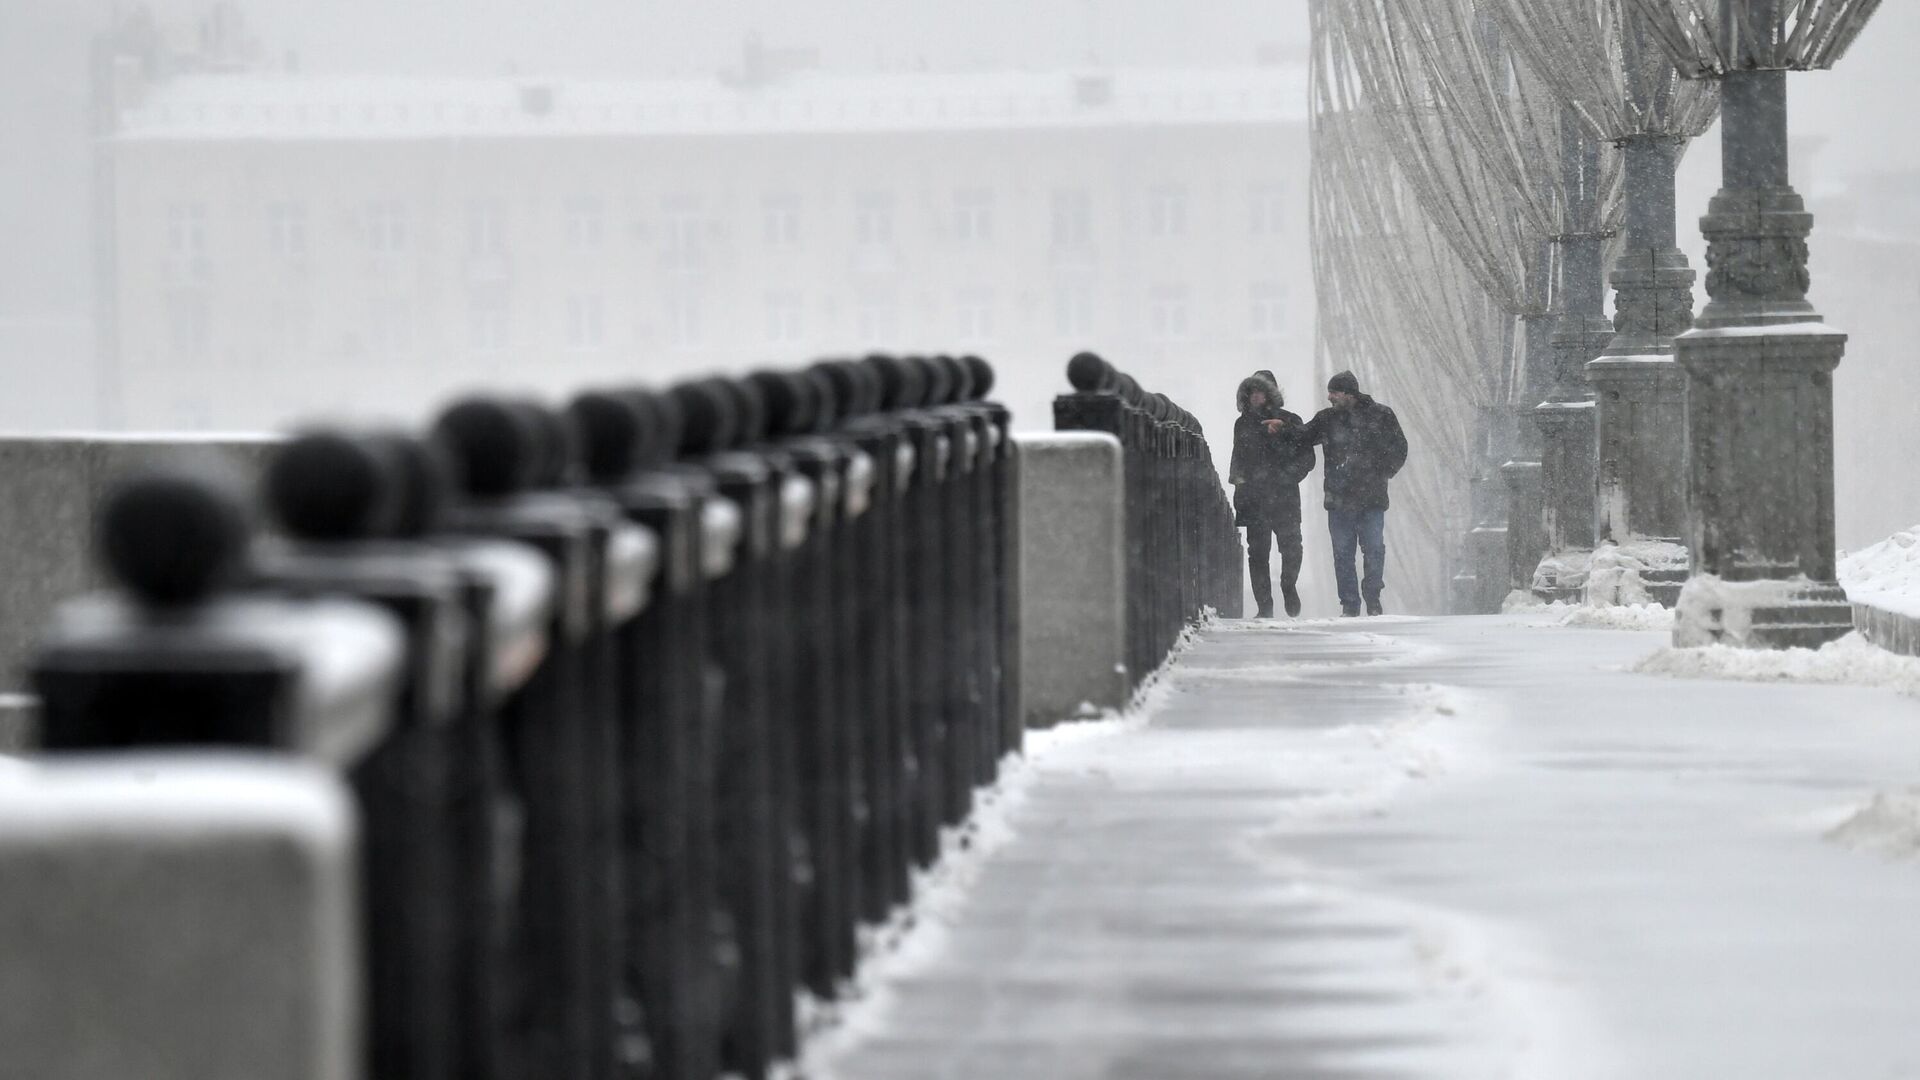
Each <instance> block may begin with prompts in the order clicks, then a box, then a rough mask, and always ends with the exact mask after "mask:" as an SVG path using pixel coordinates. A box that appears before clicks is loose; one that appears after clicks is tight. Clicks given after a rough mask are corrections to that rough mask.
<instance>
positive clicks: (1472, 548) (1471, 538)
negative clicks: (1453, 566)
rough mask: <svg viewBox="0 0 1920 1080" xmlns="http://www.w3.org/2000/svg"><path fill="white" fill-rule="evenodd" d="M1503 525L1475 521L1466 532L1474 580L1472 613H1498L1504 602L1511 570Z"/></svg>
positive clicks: (1469, 562) (1468, 561) (1469, 560)
mask: <svg viewBox="0 0 1920 1080" xmlns="http://www.w3.org/2000/svg"><path fill="white" fill-rule="evenodd" d="M1507 544H1508V540H1507V527H1506V526H1505V525H1476V526H1474V527H1473V531H1472V532H1469V533H1468V534H1467V565H1468V566H1469V567H1471V568H1472V570H1473V575H1474V578H1475V580H1476V582H1477V586H1478V588H1477V591H1476V592H1475V593H1474V596H1473V606H1472V608H1471V609H1470V610H1471V611H1472V612H1473V613H1475V614H1482V615H1493V614H1498V613H1499V611H1500V605H1501V604H1503V603H1505V602H1506V599H1507V593H1508V592H1509V591H1510V590H1509V588H1508V578H1509V577H1510V576H1511V573H1510V571H1509V569H1508V559H1507Z"/></svg>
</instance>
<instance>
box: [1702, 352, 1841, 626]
mask: <svg viewBox="0 0 1920 1080" xmlns="http://www.w3.org/2000/svg"><path fill="white" fill-rule="evenodd" d="M1846 341H1847V336H1846V335H1845V334H1843V333H1841V332H1840V331H1838V330H1835V329H1833V328H1832V327H1829V326H1826V325H1824V324H1821V323H1800V324H1780V325H1773V326H1731V327H1718V328H1714V327H1708V328H1703V329H1699V330H1693V331H1689V332H1688V333H1686V334H1683V335H1681V337H1680V339H1679V341H1678V342H1677V345H1678V349H1679V357H1680V360H1679V362H1680V364H1681V365H1682V366H1683V367H1685V369H1686V371H1687V374H1688V377H1689V378H1690V380H1691V385H1690V387H1689V392H1688V395H1687V419H1688V427H1689V430H1690V442H1691V460H1690V461H1689V464H1688V485H1689V489H1690V493H1691V496H1692V503H1693V520H1692V528H1691V531H1690V534H1689V536H1688V538H1687V539H1688V544H1689V546H1690V547H1691V548H1692V549H1693V559H1694V573H1695V574H1696V575H1701V576H1709V577H1711V578H1713V579H1715V580H1717V581H1724V582H1758V581H1774V582H1782V583H1787V584H1790V585H1791V586H1792V587H1791V588H1790V589H1789V590H1787V591H1786V592H1783V593H1780V594H1779V595H1778V596H1776V597H1774V598H1773V599H1772V600H1769V601H1768V602H1767V603H1765V604H1763V605H1762V606H1760V607H1758V608H1756V609H1755V611H1754V612H1753V614H1752V616H1751V619H1750V628H1749V629H1747V630H1746V631H1745V632H1744V633H1742V634H1741V635H1740V636H1741V637H1742V639H1743V643H1746V644H1755V645H1768V646H1776V647H1783V646H1791V645H1799V646H1817V645H1819V644H1821V643H1823V642H1826V641H1831V640H1833V639H1835V638H1838V637H1841V636H1843V635H1845V634H1846V633H1847V632H1848V631H1850V630H1851V629H1852V628H1853V609H1852V607H1851V605H1849V604H1848V602H1847V598H1846V593H1845V592H1844V591H1843V590H1842V589H1841V588H1840V586H1839V585H1837V584H1835V581H1834V578H1835V574H1834V571H1835V557H1834V539H1833V536H1834V532H1833V529H1834V525H1833V371H1834V368H1835V367H1836V366H1837V365H1838V364H1839V362H1840V357H1841V354H1842V353H1843V352H1844V351H1845V349H1846ZM1705 632H1706V633H1708V634H1709V635H1710V634H1711V632H1712V631H1711V628H1709V629H1708V630H1707V631H1705Z"/></svg>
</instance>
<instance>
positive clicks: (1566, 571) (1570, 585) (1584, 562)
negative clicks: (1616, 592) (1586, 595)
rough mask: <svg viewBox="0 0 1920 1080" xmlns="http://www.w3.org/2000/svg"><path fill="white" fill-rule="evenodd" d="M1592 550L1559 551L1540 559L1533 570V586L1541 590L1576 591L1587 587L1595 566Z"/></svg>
mask: <svg viewBox="0 0 1920 1080" xmlns="http://www.w3.org/2000/svg"><path fill="white" fill-rule="evenodd" d="M1593 554H1594V553H1593V552H1591V551H1578V550H1575V551H1557V552H1554V553H1552V554H1550V555H1548V556H1547V557H1546V558H1544V559H1541V560H1540V565H1539V566H1537V567H1535V568H1534V570H1533V587H1534V589H1535V590H1536V591H1539V592H1548V591H1560V592H1574V591H1577V590H1580V589H1584V588H1586V585H1587V575H1588V573H1590V572H1591V570H1592V566H1593Z"/></svg>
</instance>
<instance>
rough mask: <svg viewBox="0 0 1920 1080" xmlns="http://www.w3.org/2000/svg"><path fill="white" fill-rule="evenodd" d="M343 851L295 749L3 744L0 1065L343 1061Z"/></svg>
mask: <svg viewBox="0 0 1920 1080" xmlns="http://www.w3.org/2000/svg"><path fill="white" fill-rule="evenodd" d="M356 861H357V843H356V840H355V818H354V813H353V809H352V803H351V798H350V796H349V794H348V792H347V791H346V790H345V788H344V787H343V785H342V784H341V782H340V781H339V780H338V779H336V778H333V777H330V776H328V775H326V774H324V773H322V772H321V771H319V770H317V769H315V768H312V767H310V766H305V765H300V764H297V763H292V762H288V761H284V760H282V761H276V760H273V759H271V758H267V757H265V756H252V757H242V756H240V755H232V756H225V757H222V756H211V755H210V756H206V757H200V758H197V759H189V758H186V757H182V756H172V757H162V756H136V755H109V756H93V755H89V756H88V759H87V760H86V761H84V762H61V763H46V764H36V765H23V764H19V763H10V762H7V761H5V760H0V881H5V882H6V887H5V888H0V1076H6V1077H9V1078H12V1077H19V1078H21V1080H27V1078H29V1077H31V1078H32V1080H132V1078H134V1077H138V1078H140V1080H269V1078H271V1080H359V1078H360V1077H361V1075H362V1072H361V1069H360V1054H359V1046H360V1040H361V1030H362V1029H361V1021H360V1017H359V1005H360V999H361V996H362V990H363V973H362V971H361V969H360V966H359V962H358V957H359V956H360V952H361V950H360V947H359V944H360V943H359V921H358V916H357V913H356V910H357V903H356V896H357V890H356V887H355V881H356V871H355V864H356Z"/></svg>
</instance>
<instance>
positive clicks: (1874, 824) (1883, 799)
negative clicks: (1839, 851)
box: [1826, 788, 1920, 859]
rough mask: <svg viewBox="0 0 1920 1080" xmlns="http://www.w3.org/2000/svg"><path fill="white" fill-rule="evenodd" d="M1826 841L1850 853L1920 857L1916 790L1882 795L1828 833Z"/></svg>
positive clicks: (1919, 799)
mask: <svg viewBox="0 0 1920 1080" xmlns="http://www.w3.org/2000/svg"><path fill="white" fill-rule="evenodd" d="M1826 838H1827V839H1828V840H1831V841H1833V842H1834V843H1836V844H1839V845H1840V846H1841V847H1844V848H1850V849H1852V850H1854V851H1864V852H1869V853H1871V854H1875V855H1884V856H1886V857H1887V858H1890V859H1911V858H1913V857H1915V856H1917V855H1920V789H1915V788H1908V789H1906V790H1905V791H1882V792H1879V793H1877V794H1875V795H1874V797H1873V801H1872V802H1869V803H1868V804H1867V805H1865V806H1863V807H1861V808H1860V809H1859V810H1857V811H1855V812H1854V814H1853V815H1852V816H1850V817H1848V818H1847V819H1846V820H1845V821H1842V822H1841V823H1840V824H1838V825H1836V826H1834V827H1833V828H1832V829H1829V830H1828V831H1827V834H1826Z"/></svg>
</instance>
